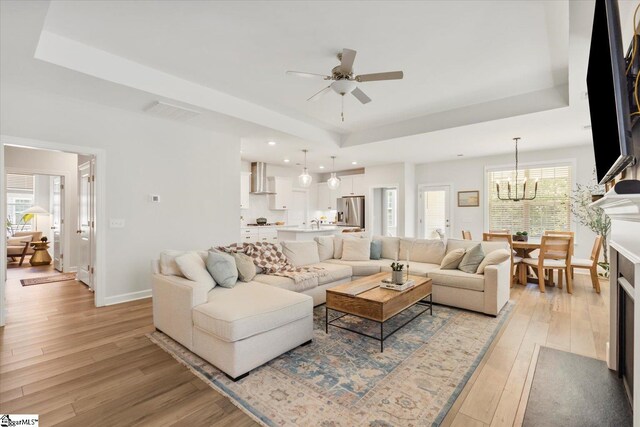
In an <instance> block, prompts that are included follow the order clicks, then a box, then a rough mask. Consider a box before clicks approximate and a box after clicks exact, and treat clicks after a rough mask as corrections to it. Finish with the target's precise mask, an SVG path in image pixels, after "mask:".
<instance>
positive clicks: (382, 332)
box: [380, 322, 384, 353]
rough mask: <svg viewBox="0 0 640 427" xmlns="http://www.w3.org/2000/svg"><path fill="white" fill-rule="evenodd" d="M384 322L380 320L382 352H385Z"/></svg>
mask: <svg viewBox="0 0 640 427" xmlns="http://www.w3.org/2000/svg"><path fill="white" fill-rule="evenodd" d="M383 327H384V322H380V353H382V352H384V329H383Z"/></svg>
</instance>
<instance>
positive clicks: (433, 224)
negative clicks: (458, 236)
mask: <svg viewBox="0 0 640 427" xmlns="http://www.w3.org/2000/svg"><path fill="white" fill-rule="evenodd" d="M450 201H451V187H450V186H448V185H439V186H428V187H421V188H420V225H421V230H422V236H423V238H425V239H437V238H442V237H451V221H450V214H451V212H450V206H451V203H450Z"/></svg>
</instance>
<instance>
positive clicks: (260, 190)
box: [251, 162, 276, 194]
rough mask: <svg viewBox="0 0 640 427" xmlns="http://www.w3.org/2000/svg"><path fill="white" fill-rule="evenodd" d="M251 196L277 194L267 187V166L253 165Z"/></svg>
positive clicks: (263, 164)
mask: <svg viewBox="0 0 640 427" xmlns="http://www.w3.org/2000/svg"><path fill="white" fill-rule="evenodd" d="M251 194H276V193H274V192H273V191H269V187H268V186H267V164H266V163H263V162H252V163H251Z"/></svg>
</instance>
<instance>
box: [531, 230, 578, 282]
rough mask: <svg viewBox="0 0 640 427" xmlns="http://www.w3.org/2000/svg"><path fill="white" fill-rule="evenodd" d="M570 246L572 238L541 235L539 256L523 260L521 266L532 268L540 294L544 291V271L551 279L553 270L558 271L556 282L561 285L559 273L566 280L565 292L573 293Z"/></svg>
mask: <svg viewBox="0 0 640 427" xmlns="http://www.w3.org/2000/svg"><path fill="white" fill-rule="evenodd" d="M571 246H573V237H571V236H559V235H543V236H542V241H541V242H540V255H539V256H538V257H537V258H524V259H523V260H522V262H523V264H525V265H528V266H530V267H533V269H534V270H536V274H537V275H538V286H539V287H540V292H544V291H545V275H544V273H545V271H546V270H548V271H549V273H550V277H553V270H558V282H559V283H560V286H559V287H561V286H562V285H561V283H562V276H561V275H560V274H561V273H563V272H564V275H565V277H566V279H567V292H568V293H570V294H572V293H573V281H572V278H571V272H570V271H569V270H570V269H571Z"/></svg>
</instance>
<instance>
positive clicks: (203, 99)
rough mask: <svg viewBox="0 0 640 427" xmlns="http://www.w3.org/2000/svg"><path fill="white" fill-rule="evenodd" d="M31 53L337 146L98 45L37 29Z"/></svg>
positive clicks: (285, 119) (325, 134)
mask: <svg viewBox="0 0 640 427" xmlns="http://www.w3.org/2000/svg"><path fill="white" fill-rule="evenodd" d="M34 57H35V58H36V59H40V60H42V61H46V62H50V63H52V64H55V65H59V66H61V67H65V68H68V69H71V70H74V71H78V72H80V73H84V74H88V75H90V76H93V77H97V78H100V79H103V80H107V81H110V82H113V83H117V84H121V85H124V86H128V87H132V88H135V89H139V90H143V91H146V92H149V93H153V94H156V95H159V96H162V97H164V98H168V99H174V100H176V101H179V102H183V103H186V104H190V105H193V106H196V107H200V108H204V109H207V110H211V111H215V112H218V113H222V114H226V115H229V116H231V117H235V118H238V119H242V120H246V121H249V122H253V123H256V124H259V125H262V126H266V127H270V128H272V129H275V130H278V131H281V132H285V133H288V134H291V135H295V136H297V137H300V138H305V139H308V140H311V141H316V142H320V143H332V144H334V145H336V146H337V145H339V143H340V135H339V134H337V133H334V132H331V131H328V130H325V129H322V128H319V127H317V126H313V125H310V124H308V123H305V122H303V121H301V120H297V119H294V118H291V117H289V116H286V115H284V114H280V113H277V112H275V111H272V110H269V109H268V108H265V107H262V106H260V105H256V104H253V103H251V102H248V101H245V100H242V99H239V98H236V97H233V96H231V95H227V94H225V93H222V92H219V91H217V90H214V89H211V88H208V87H206V86H202V85H199V84H196V83H192V82H190V81H188V80H184V79H181V78H179V77H176V76H174V75H171V74H168V73H164V72H162V71H158V70H156V69H155V68H151V67H147V66H145V65H142V64H139V63H137V62H134V61H131V60H128V59H125V58H122V57H120V56H117V55H114V54H111V53H109V52H106V51H103V50H101V49H96V48H94V47H92V46H89V45H86V44H84V43H80V42H78V41H75V40H72V39H69V38H67V37H63V36H60V35H58V34H55V33H52V32H50V31H46V30H44V31H42V33H41V34H40V40H39V42H38V46H37V48H36V51H35V54H34Z"/></svg>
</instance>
